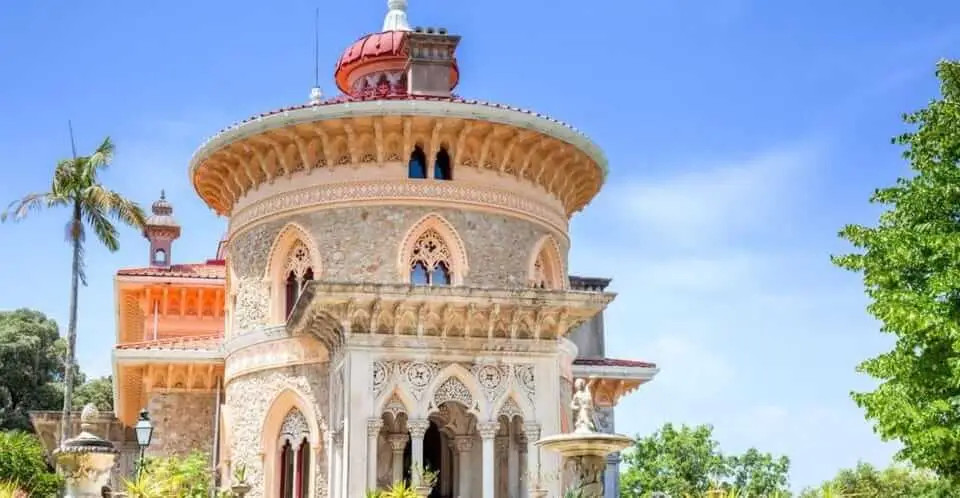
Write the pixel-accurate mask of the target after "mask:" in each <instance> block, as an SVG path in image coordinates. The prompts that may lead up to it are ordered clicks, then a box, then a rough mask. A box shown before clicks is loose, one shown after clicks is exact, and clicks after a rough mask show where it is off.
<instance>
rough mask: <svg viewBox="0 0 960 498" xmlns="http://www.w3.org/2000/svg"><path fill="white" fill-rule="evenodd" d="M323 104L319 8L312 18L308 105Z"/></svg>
mask: <svg viewBox="0 0 960 498" xmlns="http://www.w3.org/2000/svg"><path fill="white" fill-rule="evenodd" d="M321 102H323V90H321V89H320V8H319V7H317V11H316V13H315V14H314V18H313V87H311V88H310V104H311V105H318V104H320V103H321Z"/></svg>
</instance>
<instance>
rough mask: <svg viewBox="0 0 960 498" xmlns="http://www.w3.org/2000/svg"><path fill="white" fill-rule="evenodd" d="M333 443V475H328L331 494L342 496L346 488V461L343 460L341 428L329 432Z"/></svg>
mask: <svg viewBox="0 0 960 498" xmlns="http://www.w3.org/2000/svg"><path fill="white" fill-rule="evenodd" d="M331 442H332V443H333V470H334V472H333V476H332V477H330V481H332V482H331V483H330V489H331V490H332V491H330V493H331V496H344V493H345V491H344V490H345V488H346V479H345V478H344V474H345V473H346V470H347V462H345V461H343V460H344V459H343V430H342V429H341V430H338V431H334V432H333V434H331Z"/></svg>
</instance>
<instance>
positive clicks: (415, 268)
mask: <svg viewBox="0 0 960 498" xmlns="http://www.w3.org/2000/svg"><path fill="white" fill-rule="evenodd" d="M451 280H452V278H451V275H450V250H449V249H448V248H447V244H446V243H444V241H443V238H442V237H440V234H439V233H437V231H436V230H433V229H430V230H426V231H424V232H423V233H422V234H421V235H420V237H418V238H417V240H416V242H414V244H413V251H412V253H411V259H410V283H411V284H413V285H450V281H451Z"/></svg>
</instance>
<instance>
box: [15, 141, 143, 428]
mask: <svg viewBox="0 0 960 498" xmlns="http://www.w3.org/2000/svg"><path fill="white" fill-rule="evenodd" d="M71 138H72V137H71ZM112 158H113V143H112V142H111V141H110V137H107V138H105V139H104V140H103V143H101V144H100V146H99V147H97V150H96V151H94V153H93V154H91V155H89V156H79V157H78V156H77V155H76V153H75V152H74V154H73V158H72V159H62V160H60V161H59V162H58V163H57V168H56V169H55V170H54V173H53V184H52V185H51V187H50V191H49V192H41V193H34V194H29V195H27V196H25V197H23V198H22V199H19V200H16V201H13V202H12V203H10V206H9V207H8V208H7V210H6V211H5V212H3V214H0V222H3V221H7V220H8V219H11V220H13V221H20V220H22V219H24V218H25V217H26V216H27V215H28V214H30V213H31V212H34V211H38V210H40V209H42V208H53V207H67V208H70V210H71V215H70V220H69V221H68V222H67V225H66V239H67V241H68V242H70V244H71V245H72V247H73V267H72V271H71V275H70V278H71V281H70V321H69V324H68V325H67V357H66V360H65V361H64V375H63V382H64V393H63V415H62V420H61V425H60V442H61V444H62V443H63V441H65V440H66V439H67V432H68V431H69V427H70V410H71V408H72V406H71V405H72V401H73V383H74V370H75V367H74V361H75V360H74V355H75V354H76V353H75V351H76V343H77V287H78V284H79V283H81V282H82V283H83V285H84V286H86V285H87V279H86V275H85V274H84V271H83V270H84V263H83V254H84V240H85V235H86V225H89V226H90V228H92V229H93V233H94V234H96V236H97V239H98V240H99V241H100V242H101V243H103V245H105V246H106V247H107V249H109V250H110V251H111V252H114V251H116V250H117V249H119V247H120V245H119V242H118V233H117V228H116V227H115V226H114V225H113V223H112V220H116V221H119V222H121V223H123V224H125V225H129V226H131V227H134V228H137V229H141V230H142V229H143V225H144V223H145V222H146V217H145V216H144V213H143V209H141V208H140V206H139V205H137V203H135V202H132V201H129V200H127V199H125V198H124V197H123V196H121V195H120V194H118V193H116V192H114V191H112V190H109V189H107V188H105V187H104V186H103V185H101V184H99V183H98V182H97V174H98V173H99V172H100V171H101V170H104V169H106V168H107V166H108V165H109V163H110V160H111V159H112Z"/></svg>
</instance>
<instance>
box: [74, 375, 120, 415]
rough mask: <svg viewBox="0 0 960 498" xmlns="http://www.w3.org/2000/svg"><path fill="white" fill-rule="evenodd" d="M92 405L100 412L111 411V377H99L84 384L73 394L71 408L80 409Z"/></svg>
mask: <svg viewBox="0 0 960 498" xmlns="http://www.w3.org/2000/svg"><path fill="white" fill-rule="evenodd" d="M88 403H93V404H94V405H95V406H96V407H97V409H98V410H100V411H101V412H112V411H113V377H112V376H107V377H100V378H99V379H93V380H89V381H86V382H84V383H83V384H81V385H80V387H78V388H77V390H76V391H75V392H74V393H73V406H75V407H77V408H81V407H84V406H86V405H87V404H88Z"/></svg>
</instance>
